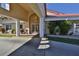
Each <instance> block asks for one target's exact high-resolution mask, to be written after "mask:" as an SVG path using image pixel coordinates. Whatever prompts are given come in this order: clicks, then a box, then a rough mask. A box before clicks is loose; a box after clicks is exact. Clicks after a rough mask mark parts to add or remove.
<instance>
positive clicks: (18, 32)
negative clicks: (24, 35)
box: [16, 20, 20, 36]
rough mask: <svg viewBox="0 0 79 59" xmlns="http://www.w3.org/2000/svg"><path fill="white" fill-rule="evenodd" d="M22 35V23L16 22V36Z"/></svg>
mask: <svg viewBox="0 0 79 59" xmlns="http://www.w3.org/2000/svg"><path fill="white" fill-rule="evenodd" d="M19 35H20V21H19V20H16V36H19Z"/></svg>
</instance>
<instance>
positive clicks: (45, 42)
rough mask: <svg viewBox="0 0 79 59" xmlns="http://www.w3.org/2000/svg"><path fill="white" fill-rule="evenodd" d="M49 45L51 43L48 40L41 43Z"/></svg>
mask: <svg viewBox="0 0 79 59" xmlns="http://www.w3.org/2000/svg"><path fill="white" fill-rule="evenodd" d="M47 43H49V41H48V40H46V41H41V42H40V44H47Z"/></svg>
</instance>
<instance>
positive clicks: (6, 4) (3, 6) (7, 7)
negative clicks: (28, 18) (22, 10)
mask: <svg viewBox="0 0 79 59" xmlns="http://www.w3.org/2000/svg"><path fill="white" fill-rule="evenodd" d="M0 7H1V8H4V9H6V10H8V11H9V10H10V6H9V3H0Z"/></svg>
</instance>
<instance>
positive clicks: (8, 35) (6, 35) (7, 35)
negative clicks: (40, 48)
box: [0, 34, 16, 37]
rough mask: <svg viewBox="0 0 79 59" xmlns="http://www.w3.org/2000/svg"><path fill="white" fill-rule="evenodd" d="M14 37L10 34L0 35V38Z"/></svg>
mask: <svg viewBox="0 0 79 59" xmlns="http://www.w3.org/2000/svg"><path fill="white" fill-rule="evenodd" d="M14 36H16V35H10V34H0V37H14Z"/></svg>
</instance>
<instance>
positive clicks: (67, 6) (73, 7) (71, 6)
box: [46, 3, 79, 14]
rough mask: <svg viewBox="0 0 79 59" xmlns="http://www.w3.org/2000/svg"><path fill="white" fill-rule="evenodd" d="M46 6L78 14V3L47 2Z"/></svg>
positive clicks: (49, 8)
mask: <svg viewBox="0 0 79 59" xmlns="http://www.w3.org/2000/svg"><path fill="white" fill-rule="evenodd" d="M46 7H47V9H48V10H54V11H58V12H61V13H65V14H79V3H48V4H46Z"/></svg>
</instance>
